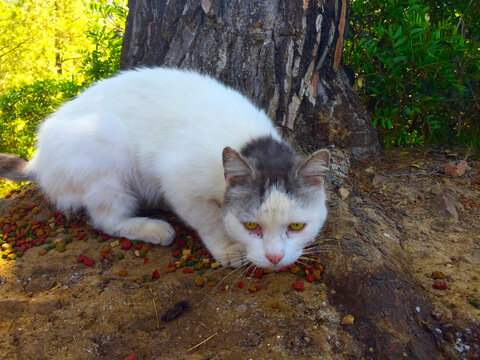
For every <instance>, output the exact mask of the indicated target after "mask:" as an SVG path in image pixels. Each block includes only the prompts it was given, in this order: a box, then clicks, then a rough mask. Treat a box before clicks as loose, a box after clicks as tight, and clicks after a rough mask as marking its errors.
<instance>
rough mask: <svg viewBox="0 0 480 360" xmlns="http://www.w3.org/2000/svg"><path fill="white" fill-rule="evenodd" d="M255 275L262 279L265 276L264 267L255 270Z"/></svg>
mask: <svg viewBox="0 0 480 360" xmlns="http://www.w3.org/2000/svg"><path fill="white" fill-rule="evenodd" d="M255 276H256V277H257V279H261V278H262V277H263V269H258V270H257V271H256V272H255Z"/></svg>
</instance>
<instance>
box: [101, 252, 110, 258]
mask: <svg viewBox="0 0 480 360" xmlns="http://www.w3.org/2000/svg"><path fill="white" fill-rule="evenodd" d="M109 257H110V253H108V252H102V258H104V259H108V258H109Z"/></svg>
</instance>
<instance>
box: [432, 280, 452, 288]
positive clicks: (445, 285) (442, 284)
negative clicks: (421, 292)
mask: <svg viewBox="0 0 480 360" xmlns="http://www.w3.org/2000/svg"><path fill="white" fill-rule="evenodd" d="M433 287H434V288H435V289H437V290H446V289H447V288H448V285H447V284H446V283H444V282H441V281H436V282H435V283H434V284H433Z"/></svg>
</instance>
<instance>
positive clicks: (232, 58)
mask: <svg viewBox="0 0 480 360" xmlns="http://www.w3.org/2000/svg"><path fill="white" fill-rule="evenodd" d="M129 7H130V14H129V16H128V19H127V26H126V31H125V37H124V43H123V49H122V57H121V68H122V69H126V68H131V67H135V66H140V65H162V66H172V67H180V68H191V69H196V70H200V71H201V72H203V73H208V74H210V75H212V76H214V77H215V78H217V79H219V80H220V81H222V82H224V83H226V84H228V85H230V86H232V87H234V88H236V89H237V90H239V91H240V92H242V93H243V94H245V95H246V96H247V97H248V98H250V99H251V100H252V101H253V102H255V103H256V104H257V105H258V106H259V107H261V108H263V109H265V110H266V111H267V112H268V114H269V115H270V117H271V118H272V119H273V120H274V121H275V123H276V125H277V126H278V127H279V128H280V129H281V130H282V132H283V133H284V135H285V136H286V137H288V138H290V139H291V140H293V142H294V143H295V144H296V145H298V147H299V148H300V149H301V150H303V151H312V150H315V149H318V148H321V147H327V146H330V145H335V146H337V147H340V148H341V149H348V150H349V151H351V153H352V155H353V156H354V157H356V158H365V157H371V156H376V155H377V154H378V151H379V145H378V139H377V133H376V130H375V129H374V128H373V127H372V126H371V125H370V123H371V119H370V117H369V115H368V114H367V113H366V111H365V109H364V107H363V105H362V104H361V102H360V99H359V98H358V96H357V95H356V93H355V92H354V91H353V90H352V88H351V86H350V83H349V78H348V76H347V75H346V73H345V71H344V69H343V67H342V66H341V65H340V58H341V56H340V55H341V49H342V43H343V42H342V39H343V33H344V30H345V25H346V10H347V9H346V0H342V1H335V0H333V1H330V0H329V1H326V2H323V1H312V0H310V1H308V0H303V1H298V0H297V1H278V0H277V1H274V0H268V1H244V0H243V1H241V0H235V1H232V0H223V1H220V0H203V1H198V0H189V1H178V0H177V1H170V2H167V4H166V2H165V1H161V0H157V1H154V0H152V1H150V0H130V1H129Z"/></svg>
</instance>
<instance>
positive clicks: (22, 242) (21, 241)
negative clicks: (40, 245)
mask: <svg viewBox="0 0 480 360" xmlns="http://www.w3.org/2000/svg"><path fill="white" fill-rule="evenodd" d="M25 243H26V242H25V240H18V241H17V242H16V243H15V246H22V245H25Z"/></svg>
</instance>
